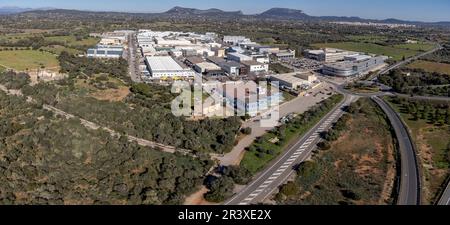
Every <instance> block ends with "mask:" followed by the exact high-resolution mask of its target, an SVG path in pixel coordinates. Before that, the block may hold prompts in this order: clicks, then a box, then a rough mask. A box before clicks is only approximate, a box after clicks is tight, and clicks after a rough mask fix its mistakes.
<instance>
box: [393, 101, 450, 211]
mask: <svg viewBox="0 0 450 225" xmlns="http://www.w3.org/2000/svg"><path fill="white" fill-rule="evenodd" d="M385 99H386V100H388V102H389V103H390V104H391V105H392V106H393V107H394V109H395V110H396V111H397V112H399V113H400V115H401V117H402V119H403V121H405V123H406V124H407V126H408V128H409V129H410V132H411V134H412V137H413V140H414V142H415V144H416V147H417V149H418V151H419V152H418V157H419V159H420V163H421V167H422V171H423V174H424V177H423V183H424V186H423V189H424V191H423V193H422V195H423V200H424V201H423V202H424V203H426V204H434V203H435V202H436V201H437V200H438V199H437V198H438V197H439V196H438V195H439V194H440V192H441V191H442V190H443V188H445V186H446V183H445V181H446V179H447V178H448V177H449V176H450V103H448V102H440V101H423V100H413V99H406V98H399V97H386V98H385Z"/></svg>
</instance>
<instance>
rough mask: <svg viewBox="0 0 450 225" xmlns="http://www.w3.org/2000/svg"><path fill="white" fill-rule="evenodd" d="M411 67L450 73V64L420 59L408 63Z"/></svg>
mask: <svg viewBox="0 0 450 225" xmlns="http://www.w3.org/2000/svg"><path fill="white" fill-rule="evenodd" d="M408 67H409V68H411V69H423V70H425V71H426V72H430V73H441V74H448V75H450V64H447V63H438V62H430V61H425V60H418V61H415V62H413V63H411V64H409V65H408Z"/></svg>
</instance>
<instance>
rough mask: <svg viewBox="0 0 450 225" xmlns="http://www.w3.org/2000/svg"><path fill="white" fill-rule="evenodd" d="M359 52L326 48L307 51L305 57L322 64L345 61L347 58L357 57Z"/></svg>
mask: <svg viewBox="0 0 450 225" xmlns="http://www.w3.org/2000/svg"><path fill="white" fill-rule="evenodd" d="M357 54H358V53H357V52H351V51H345V50H341V49H334V48H325V49H321V50H306V51H305V57H306V58H309V59H314V60H317V61H321V62H337V61H341V60H344V59H345V57H347V56H352V55H357Z"/></svg>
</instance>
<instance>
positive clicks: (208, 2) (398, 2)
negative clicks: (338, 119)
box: [0, 0, 450, 21]
mask: <svg viewBox="0 0 450 225" xmlns="http://www.w3.org/2000/svg"><path fill="white" fill-rule="evenodd" d="M1 6H19V7H32V8H36V7H55V8H64V9H82V10H98V11H127V12H161V11H165V10H168V9H170V8H172V7H173V6H183V7H193V8H199V9H207V8H220V9H224V10H242V11H243V12H244V13H247V14H252V13H259V12H262V11H264V10H267V9H269V8H272V7H286V8H294V9H301V10H303V11H305V12H306V13H307V14H310V15H315V16H359V17H363V18H368V19H372V18H373V19H386V18H397V19H407V20H419V21H450V13H449V12H450V0H0V7H1Z"/></svg>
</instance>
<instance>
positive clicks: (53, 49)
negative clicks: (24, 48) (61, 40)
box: [41, 45, 82, 55]
mask: <svg viewBox="0 0 450 225" xmlns="http://www.w3.org/2000/svg"><path fill="white" fill-rule="evenodd" d="M41 49H42V50H45V51H47V52H51V53H53V54H56V55H60V54H61V52H63V51H66V52H68V53H70V54H80V53H82V52H81V51H79V50H77V49H73V48H67V47H64V46H61V45H52V46H46V47H42V48H41Z"/></svg>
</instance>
